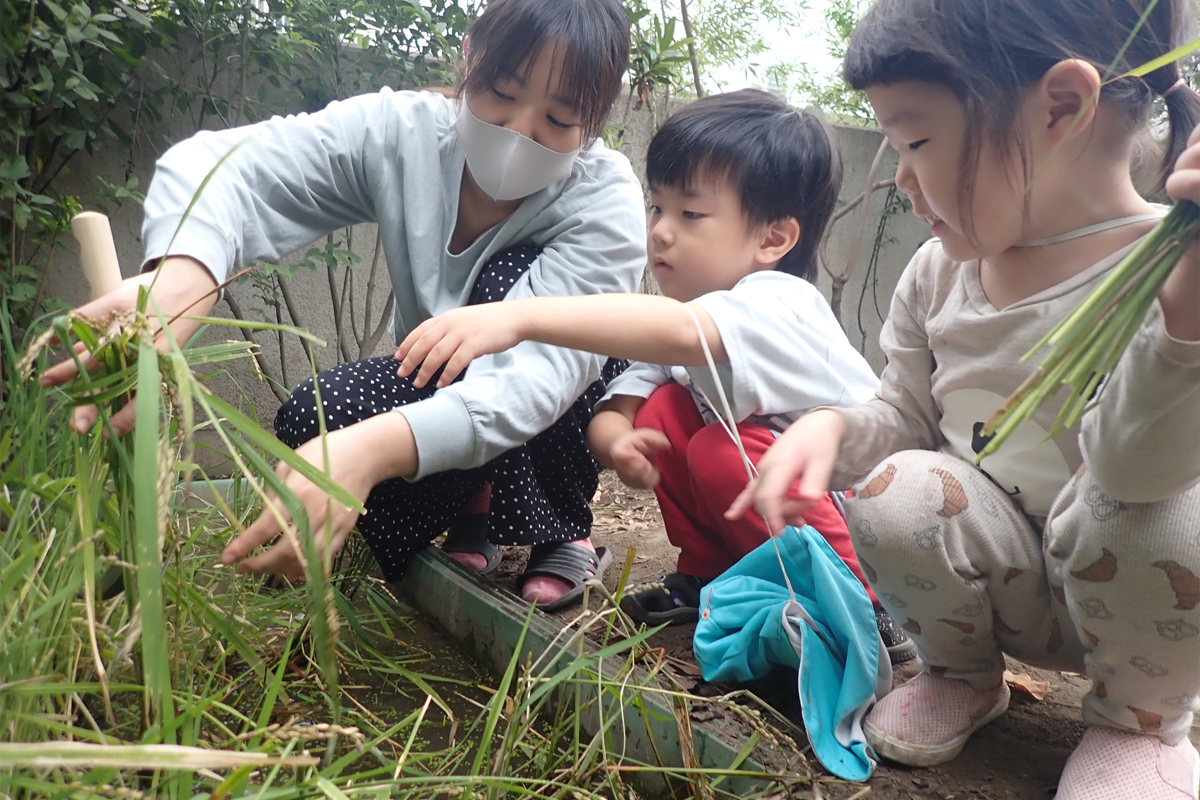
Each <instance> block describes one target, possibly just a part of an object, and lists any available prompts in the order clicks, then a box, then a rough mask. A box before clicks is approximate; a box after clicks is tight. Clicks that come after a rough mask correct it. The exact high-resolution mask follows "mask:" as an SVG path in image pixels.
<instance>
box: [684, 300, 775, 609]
mask: <svg viewBox="0 0 1200 800" xmlns="http://www.w3.org/2000/svg"><path fill="white" fill-rule="evenodd" d="M683 307H684V308H686V309H687V312H688V313H689V314H691V315H692V322H694V323H695V324H696V335H697V336H699V337H700V348H701V349H702V350H703V351H704V360H705V361H707V362H708V370H709V373H710V374H711V375H712V379H713V383H714V384H715V385H716V387H717V393H718V394H719V395H720V396H721V406H720V408H718V407H717V405H716V404H715V403H713V401H712V400H710V399H709V397H708V395H707V394H705V392H704V389H703V388H702V387H701V386H700V385H699V384H698V383H696V382H695V381H692V385H693V386H695V387H696V391H698V392H699V393H700V397H702V398H703V399H704V402H705V403H707V404H708V407H709V408H711V409H712V410H713V413H714V414H716V416H717V422H719V423H721V427H722V428H724V429H725V432H726V433H728V434H729V438H731V439H733V443H734V444H736V445H737V449H738V453H739V454H740V455H741V457H742V466H744V467H745V468H746V477H747V478H749V479H750V480H754V479H755V478H757V477H758V470H757V469H755V468H754V463H753V462H752V461H751V460H750V456H748V455H746V447H745V445H743V444H742V435H741V433H739V432H738V429H737V420H736V418H735V417H734V416H733V410H732V409H731V408H730V407H729V399H728V398H727V397H726V395H725V387H724V386H722V385H721V376H720V374H719V373H718V372H717V364H716V362H715V361H714V360H713V357H712V351H711V350H710V349H709V347H708V337H707V336H705V335H704V328H703V327H702V326H701V325H700V318H699V317H697V316H696V312H695V311H693V310H692V307H691V306H689V305H688V304H686V303H685V304H684V306H683ZM722 410H723V411H724V412H725V418H722V416H721V411H722ZM726 419H728V422H727V421H726ZM755 513H757V510H756V511H755ZM762 520H763V524H764V525H765V526H766V528H767V535H768V536H769V537H770V539H771V544H772V546H774V548H775V556H776V557H777V558H778V559H779V569H780V570H782V571H783V582H784V583H785V584H787V589H788V594H790V595H791V597H792V600H795V599H796V591H795V590H794V589H793V588H792V581H791V579H790V578H789V577H788V573H787V567H786V566H784V563H783V554H782V553H780V552H779V543H778V542H777V541H775V536H774V534H773V533H772V531H771V524H770V523H769V522H767V520H766V518H765V517H763V518H762Z"/></svg>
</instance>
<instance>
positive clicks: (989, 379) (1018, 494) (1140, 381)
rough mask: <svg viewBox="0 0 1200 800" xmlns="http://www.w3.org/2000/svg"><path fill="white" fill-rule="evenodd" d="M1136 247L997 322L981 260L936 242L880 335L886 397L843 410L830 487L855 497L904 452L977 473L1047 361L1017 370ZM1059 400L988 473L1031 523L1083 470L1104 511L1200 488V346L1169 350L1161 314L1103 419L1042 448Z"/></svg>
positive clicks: (1089, 419)
mask: <svg viewBox="0 0 1200 800" xmlns="http://www.w3.org/2000/svg"><path fill="white" fill-rule="evenodd" d="M1135 244H1136V243H1135ZM1134 246H1135V245H1134V244H1131V245H1130V246H1129V247H1126V248H1123V249H1122V250H1120V251H1118V252H1116V253H1113V254H1112V255H1110V256H1108V257H1107V258H1105V259H1102V260H1101V261H1099V262H1097V263H1096V264H1093V265H1092V266H1091V267H1089V268H1088V269H1086V270H1084V271H1083V272H1080V273H1079V274H1077V275H1075V276H1074V277H1072V278H1069V279H1068V280H1066V281H1063V282H1062V283H1060V284H1058V285H1056V286H1052V287H1050V288H1049V289H1046V290H1045V291H1043V292H1039V293H1038V294H1036V295H1034V296H1032V297H1029V298H1027V299H1025V300H1022V301H1021V302H1019V303H1014V304H1012V305H1011V306H1008V307H1007V308H1005V309H1003V310H1000V311H997V310H996V309H995V308H994V307H993V306H992V305H991V303H989V302H988V300H987V297H986V296H985V294H984V291H983V286H982V284H981V283H980V280H979V263H978V262H977V261H974V262H969V263H959V262H955V261H952V260H951V259H949V258H948V257H947V256H946V255H945V253H944V251H943V250H942V246H941V242H939V241H938V240H936V239H934V240H931V241H929V242H927V243H926V244H925V245H924V246H923V247H922V248H921V249H920V250H919V251H918V252H917V254H916V256H914V257H913V260H912V262H911V263H910V264H909V265H908V267H907V269H906V270H905V272H904V274H903V275H902V276H901V278H900V283H899V285H898V286H897V287H896V293H895V295H894V296H893V298H892V305H891V311H890V313H889V315H888V319H887V321H886V322H885V323H884V327H883V332H882V333H881V334H880V343H881V345H882V347H883V351H884V353H885V354H886V355H887V358H888V365H887V368H886V369H884V372H883V377H882V383H881V385H880V389H879V396H878V397H877V398H875V399H873V400H871V401H870V402H868V403H866V404H864V405H862V406H858V407H856V408H851V409H843V410H842V411H841V413H842V416H843V418H844V419H845V421H846V436H845V438H844V440H843V444H842V450H841V454H840V457H839V459H838V464H837V468H836V469H835V471H834V474H833V478H832V482H831V485H832V487H833V488H835V489H845V488H850V487H851V486H853V485H854V484H856V483H858V482H859V481H861V480H862V479H863V478H865V477H866V476H867V474H869V473H870V472H871V471H872V470H874V469H875V467H876V466H878V465H879V464H880V463H882V462H883V461H884V460H885V459H886V458H887V456H889V455H891V454H892V453H895V452H899V451H901V450H917V449H920V450H942V451H943V452H947V453H950V454H952V455H955V456H957V457H959V458H961V459H963V460H965V461H971V462H973V461H974V458H975V454H976V453H977V452H978V451H979V450H980V449H982V446H983V444H984V440H983V439H982V438H981V437H980V434H979V429H980V428H981V427H982V423H983V421H984V420H986V419H987V418H988V417H989V416H990V415H991V413H992V412H993V411H995V410H996V409H997V408H998V407H999V406H1000V405H1001V404H1002V403H1003V402H1004V400H1005V398H1007V397H1008V395H1009V394H1010V393H1011V392H1012V391H1013V390H1015V389H1016V388H1017V387H1018V386H1020V384H1021V383H1022V382H1023V381H1024V380H1025V378H1026V377H1028V375H1029V374H1030V373H1032V372H1033V371H1034V370H1035V369H1036V368H1037V365H1038V364H1039V363H1040V361H1041V360H1042V358H1044V357H1045V354H1044V353H1041V354H1038V355H1035V356H1034V357H1033V358H1031V359H1029V360H1028V361H1025V362H1022V361H1021V357H1022V356H1023V355H1024V354H1025V353H1026V352H1028V351H1029V350H1030V349H1031V348H1032V347H1033V346H1034V345H1035V344H1036V343H1037V342H1038V341H1039V340H1040V339H1041V338H1042V337H1043V336H1044V335H1045V334H1046V333H1048V332H1049V331H1050V329H1051V328H1052V327H1053V326H1054V325H1055V324H1057V323H1058V322H1059V321H1060V320H1062V319H1064V318H1065V317H1066V315H1067V314H1069V313H1070V312H1071V311H1073V310H1074V309H1075V308H1076V307H1077V306H1078V305H1079V304H1080V302H1082V301H1083V299H1084V298H1086V297H1087V296H1088V295H1089V294H1090V293H1091V292H1092V290H1093V289H1095V288H1096V285H1097V284H1098V283H1099V282H1100V281H1101V280H1103V278H1104V276H1105V275H1106V274H1107V273H1108V272H1109V271H1110V270H1111V269H1112V268H1113V267H1114V266H1116V265H1117V263H1119V262H1120V260H1121V258H1123V257H1124V256H1125V255H1126V254H1127V253H1128V252H1129V251H1130V249H1132V248H1133V247H1134ZM1065 397H1066V391H1065V390H1063V391H1060V392H1059V393H1058V394H1057V395H1055V396H1054V397H1052V398H1051V399H1050V400H1049V401H1047V402H1046V403H1045V404H1044V405H1043V406H1042V407H1041V409H1039V410H1038V412H1037V413H1036V414H1035V415H1034V417H1033V418H1032V419H1030V420H1027V421H1026V422H1025V423H1023V424H1022V426H1021V427H1020V428H1018V429H1017V431H1016V432H1015V433H1014V434H1013V436H1012V438H1010V439H1009V440H1008V441H1007V442H1006V443H1005V444H1004V446H1003V447H1001V448H1000V449H999V450H998V451H997V452H996V453H994V454H993V455H991V456H988V457H987V458H985V459H984V460H983V462H982V464H981V467H982V469H983V470H984V471H985V472H986V473H987V474H988V475H989V476H990V477H991V478H992V479H993V480H994V481H995V482H996V483H997V484H999V485H1000V486H1001V487H1002V488H1003V489H1004V490H1005V491H1006V492H1007V493H1008V494H1009V495H1010V496H1012V497H1013V499H1014V500H1015V501H1016V502H1017V503H1018V504H1019V505H1020V506H1021V508H1022V509H1024V511H1025V513H1027V514H1030V515H1032V516H1039V517H1040V516H1045V515H1046V514H1047V513H1048V512H1049V510H1050V507H1051V504H1052V503H1053V502H1054V499H1055V498H1056V497H1057V496H1058V494H1059V492H1060V491H1061V490H1062V487H1063V486H1064V485H1066V483H1067V481H1068V480H1069V479H1070V477H1071V475H1072V474H1074V472H1075V471H1076V470H1078V469H1079V468H1080V467H1081V465H1082V464H1085V463H1086V465H1087V467H1088V468H1089V469H1090V470H1091V471H1092V475H1093V477H1094V478H1095V480H1096V482H1097V484H1099V486H1100V487H1101V488H1102V489H1103V490H1104V492H1105V493H1106V494H1107V495H1108V497H1107V498H1096V502H1111V501H1116V502H1134V503H1141V502H1152V501H1156V500H1161V499H1164V498H1166V497H1171V496H1173V495H1176V494H1178V493H1180V492H1182V491H1183V490H1185V489H1187V488H1188V487H1189V486H1192V485H1194V484H1195V483H1196V482H1197V481H1198V480H1200V342H1181V341H1178V340H1176V339H1172V338H1171V337H1170V336H1169V335H1168V334H1167V332H1166V329H1165V328H1164V326H1163V319H1162V310H1161V308H1160V306H1159V305H1158V303H1157V302H1155V304H1154V306H1153V307H1152V309H1151V312H1150V314H1149V315H1148V316H1147V317H1146V320H1145V321H1144V322H1143V323H1142V326H1141V328H1140V329H1139V330H1138V332H1137V334H1136V336H1135V337H1134V339H1133V341H1132V342H1131V343H1130V346H1129V350H1127V351H1126V353H1125V356H1124V357H1123V358H1122V359H1121V361H1120V363H1119V364H1118V365H1117V369H1116V370H1115V371H1114V373H1113V375H1112V376H1111V377H1110V379H1109V382H1108V386H1107V387H1106V388H1105V389H1104V394H1103V395H1102V397H1101V400H1100V403H1099V404H1098V406H1097V407H1096V408H1095V409H1093V410H1092V411H1090V412H1088V413H1087V414H1086V415H1085V416H1084V418H1083V421H1082V422H1081V423H1080V425H1078V426H1076V427H1075V428H1072V429H1071V430H1069V431H1066V432H1064V433H1062V434H1060V435H1059V436H1057V437H1055V438H1054V439H1052V440H1051V441H1049V442H1045V441H1044V439H1045V436H1046V432H1047V431H1048V430H1049V429H1050V428H1051V427H1052V425H1053V422H1054V419H1055V417H1056V416H1057V415H1058V411H1059V409H1060V408H1061V407H1062V403H1063V401H1064V400H1065ZM1089 502H1091V501H1089Z"/></svg>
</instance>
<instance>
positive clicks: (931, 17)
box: [842, 0, 966, 98]
mask: <svg viewBox="0 0 1200 800" xmlns="http://www.w3.org/2000/svg"><path fill="white" fill-rule="evenodd" d="M944 21H945V19H944V16H943V15H942V13H940V9H938V8H937V7H936V5H935V3H933V2H930V0H909V1H908V2H896V1H895V0H880V1H879V2H877V3H876V4H875V5H873V6H872V7H871V8H870V10H868V11H867V13H866V14H865V15H864V16H863V18H862V20H861V21H860V22H859V24H858V25H857V26H856V27H855V29H854V32H853V34H851V37H850V42H849V43H848V45H847V48H846V56H845V60H844V61H843V63H842V77H843V78H844V79H845V81H846V83H847V84H848V85H849V86H850V87H851V88H853V89H857V90H859V91H862V90H863V89H866V88H867V87H869V86H880V85H887V84H893V83H901V82H903V81H921V82H924V83H936V84H941V85H943V86H946V87H947V88H949V89H950V90H951V91H953V92H954V93H955V94H956V95H958V96H959V97H960V98H962V97H963V96H964V95H965V93H966V87H965V86H964V83H963V80H962V78H961V76H960V75H959V70H958V69H957V67H956V65H955V63H954V58H953V56H952V55H951V53H950V52H949V51H948V50H947V48H945V47H943V46H942V44H941V40H942V31H941V30H940V29H941V27H942V24H943V23H944Z"/></svg>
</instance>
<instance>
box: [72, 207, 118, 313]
mask: <svg viewBox="0 0 1200 800" xmlns="http://www.w3.org/2000/svg"><path fill="white" fill-rule="evenodd" d="M71 232H72V233H74V234H75V240H76V241H78V242H79V265H80V266H81V267H82V268H83V277H84V278H85V279H86V280H87V282H88V286H90V287H91V290H92V299H93V300H95V299H96V298H97V297H100V296H102V295H106V294H108V293H109V292H111V291H112V290H113V289H116V288H117V286H119V285H120V283H121V264H120V262H119V261H117V246H116V245H115V244H114V243H113V235H112V228H111V227H110V226H109V224H108V217H106V216H104V215H103V214H101V213H99V212H97V211H83V212H81V213H79V214H76V215H75V217H74V219H72V220H71Z"/></svg>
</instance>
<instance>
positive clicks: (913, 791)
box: [495, 472, 1200, 800]
mask: <svg viewBox="0 0 1200 800" xmlns="http://www.w3.org/2000/svg"><path fill="white" fill-rule="evenodd" d="M593 508H594V510H595V513H596V522H595V527H594V528H593V541H594V542H595V544H596V545H597V546H601V545H602V546H605V547H607V548H609V550H611V551H612V553H613V563H612V566H610V567H609V569H608V572H607V574H606V575H605V579H604V583H605V585H606V586H607V587H608V588H609V589H614V588H615V587H616V584H617V579H618V578H619V576H620V572H621V567H622V565H623V563H624V560H625V557H626V553H627V551H628V550H629V548H634V549H635V551H636V552H635V556H634V560H633V566H632V569H631V571H630V582H631V583H633V582H637V581H644V580H653V579H655V578H658V577H660V576H662V575H664V574H666V573H668V572H670V571H672V570H673V569H674V568H675V557H676V554H677V552H678V551H677V550H676V549H675V548H674V547H673V546H672V545H671V543H670V542H669V541H667V536H666V532H665V530H664V529H663V526H662V518H661V517H660V516H659V513H658V506H657V504H656V503H655V500H654V495H653V493H652V492H646V491H637V490H632V489H629V488H627V487H625V486H623V485H622V484H621V483H620V482H619V481H617V480H616V478H615V476H613V475H612V473H610V472H606V473H604V474H603V475H602V476H601V486H600V491H599V492H597V495H596V499H595V501H594V503H593ZM525 557H526V553H525V552H523V551H522V550H521V549H518V548H508V549H507V552H506V553H505V560H504V563H503V564H502V565H501V566H500V568H499V569H498V570H497V572H496V577H495V580H496V581H497V583H500V584H502V585H508V586H510V587H511V585H512V581H513V579H514V578H515V577H516V576H517V575H519V574H520V573H521V571H522V570H523V569H524V561H525ZM576 613H577V612H576ZM694 628H695V626H693V625H688V626H679V627H675V628H668V629H666V630H664V631H663V632H661V633H659V634H658V635H657V638H656V639H655V640H653V642H654V643H655V644H657V645H659V646H661V647H663V648H664V649H665V650H666V652H667V654H668V656H670V657H671V660H672V662H673V663H674V665H675V667H676V673H677V675H678V677H680V678H681V682H683V683H684V685H687V682H688V680H690V681H691V682H692V686H693V688H694V689H695V690H696V691H697V693H700V694H709V695H710V696H711V693H712V692H711V689H709V688H708V687H706V686H705V685H704V684H703V682H702V681H701V680H700V675H699V670H698V669H697V668H696V667H695V661H694V660H693V658H692V648H691V638H692V631H693V630H694ZM1008 667H1009V670H1010V671H1011V672H1013V673H1016V674H1027V675H1029V676H1030V677H1031V678H1033V679H1034V680H1038V681H1044V682H1046V683H1047V684H1049V692H1048V694H1047V695H1046V696H1045V699H1042V700H1036V699H1034V698H1032V697H1030V696H1029V695H1026V694H1024V693H1023V692H1020V691H1014V692H1013V700H1012V704H1011V706H1010V708H1009V711H1008V713H1006V714H1004V715H1003V716H1001V717H1000V718H999V719H998V720H996V721H995V722H993V723H992V724H990V725H988V726H986V727H985V728H983V729H982V730H980V731H979V732H978V733H977V734H976V735H975V736H973V737H972V738H971V740H970V742H968V743H967V746H966V749H965V750H963V752H962V755H960V756H959V757H958V758H956V759H955V760H954V761H952V762H950V763H949V764H945V765H943V766H941V767H934V768H930V769H909V768H907V767H899V766H896V765H892V764H887V763H884V764H881V765H880V767H879V768H878V769H877V770H876V771H875V774H874V775H873V776H872V777H871V780H870V783H869V785H868V787H863V786H856V785H848V784H842V783H840V782H836V781H831V782H829V783H825V782H822V783H821V786H820V792H821V794H820V795H819V796H823V797H825V798H828V800H850V798H855V800H858V798H871V800H952V798H953V799H954V800H967V799H968V798H1022V800H1049V798H1052V797H1053V796H1054V790H1055V786H1056V785H1057V783H1058V776H1059V773H1060V772H1061V771H1062V767H1063V764H1064V763H1065V762H1066V760H1067V756H1069V755H1070V753H1071V751H1072V750H1073V749H1074V747H1075V745H1076V743H1077V742H1078V741H1079V738H1080V737H1081V736H1082V735H1083V730H1084V726H1083V723H1082V721H1081V719H1080V714H1079V703H1080V700H1081V699H1082V697H1083V695H1084V694H1085V693H1086V692H1087V690H1088V682H1087V681H1086V680H1085V679H1084V678H1083V677H1081V676H1079V675H1073V674H1069V673H1055V672H1045V671H1041V670H1036V669H1033V668H1031V667H1028V666H1026V665H1024V664H1021V663H1020V662H1017V661H1013V660H1010V661H1009V665H1008ZM916 669H917V668H916V666H915V662H910V663H909V664H906V665H903V666H902V667H900V668H898V669H897V670H896V674H895V682H896V683H897V684H899V683H901V682H903V681H905V680H907V679H908V678H910V677H911V676H912V675H913V674H915V672H916ZM793 685H794V684H793ZM776 700H779V698H776ZM786 704H787V700H786V699H782V701H781V702H777V705H779V706H780V709H781V710H782V711H784V712H785V713H787V712H788V711H789V710H790V711H792V712H793V714H794V713H795V709H788V708H786V707H784V706H786ZM1192 741H1193V742H1195V743H1197V744H1198V745H1200V726H1197V727H1196V728H1193V730H1192ZM810 760H811V761H812V763H813V764H814V765H815V764H816V762H815V759H810ZM865 788H869V792H867V793H865V794H864V793H863V792H864V789H865Z"/></svg>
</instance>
